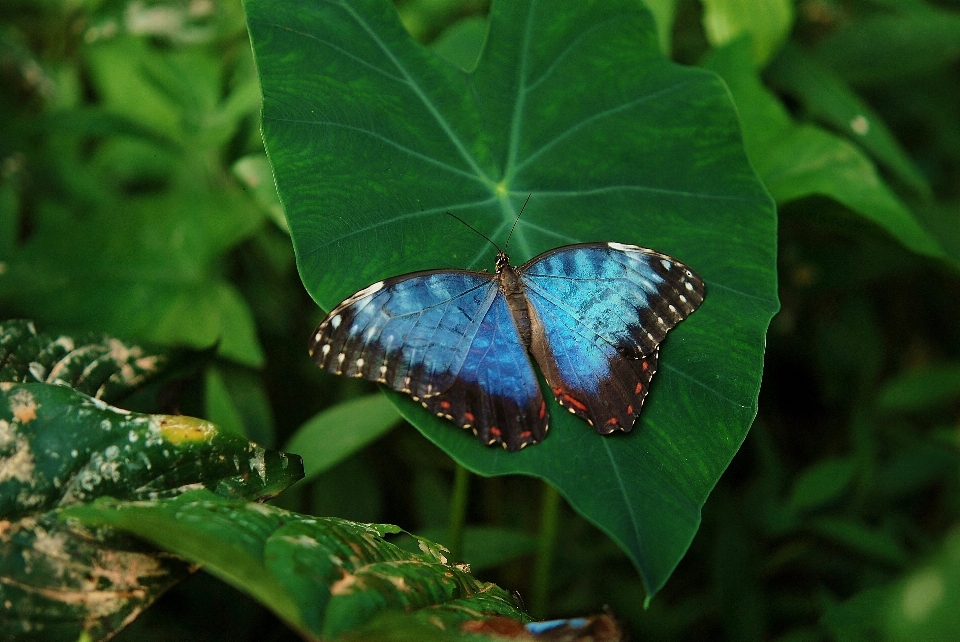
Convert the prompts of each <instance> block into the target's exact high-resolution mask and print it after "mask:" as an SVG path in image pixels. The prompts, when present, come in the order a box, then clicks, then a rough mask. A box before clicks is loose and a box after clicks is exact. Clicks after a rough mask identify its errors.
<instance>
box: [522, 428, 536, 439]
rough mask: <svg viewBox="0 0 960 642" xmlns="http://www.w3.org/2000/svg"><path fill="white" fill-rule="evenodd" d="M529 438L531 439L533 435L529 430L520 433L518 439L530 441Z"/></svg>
mask: <svg viewBox="0 0 960 642" xmlns="http://www.w3.org/2000/svg"><path fill="white" fill-rule="evenodd" d="M531 437H533V433H532V432H530V431H529V430H524V431H523V432H522V433H520V439H530V438H531Z"/></svg>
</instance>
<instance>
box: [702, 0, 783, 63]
mask: <svg viewBox="0 0 960 642" xmlns="http://www.w3.org/2000/svg"><path fill="white" fill-rule="evenodd" d="M701 2H702V3H703V9H704V11H703V27H704V29H705V30H706V33H707V39H708V40H709V41H710V44H712V45H713V46H714V47H722V46H724V45H726V44H727V43H729V42H731V41H733V40H736V39H737V38H739V37H741V36H743V35H744V34H750V41H751V43H752V46H753V61H754V63H755V64H756V65H757V66H758V67H763V66H765V65H766V63H767V61H768V60H770V58H771V57H772V56H773V55H774V54H775V53H776V52H777V50H778V49H779V48H780V46H781V45H782V44H783V41H784V40H785V39H786V37H787V35H788V34H789V33H790V28H791V27H792V26H793V2H792V1H791V0H701Z"/></svg>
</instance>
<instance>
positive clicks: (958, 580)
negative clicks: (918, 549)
mask: <svg viewBox="0 0 960 642" xmlns="http://www.w3.org/2000/svg"><path fill="white" fill-rule="evenodd" d="M957 604H960V534H958V533H957V532H956V531H954V532H953V533H952V534H951V535H950V536H948V537H947V539H946V541H945V542H944V544H943V547H942V548H941V550H940V551H938V553H937V554H936V556H934V558H933V559H932V560H930V562H929V563H927V564H925V565H924V566H922V567H921V568H919V569H917V570H916V571H914V572H913V573H911V574H910V575H908V576H907V577H906V578H904V579H903V580H902V581H900V582H898V586H897V587H895V588H894V589H893V590H891V591H890V593H889V600H888V602H887V608H886V610H885V616H886V617H885V618H884V620H885V624H886V627H885V628H886V633H887V639H888V640H891V642H894V641H898V640H904V641H906V640H910V641H913V640H925V641H927V640H929V642H940V641H942V642H948V641H951V640H956V639H958V638H960V619H958V618H957Z"/></svg>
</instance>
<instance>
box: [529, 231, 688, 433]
mask: <svg viewBox="0 0 960 642" xmlns="http://www.w3.org/2000/svg"><path fill="white" fill-rule="evenodd" d="M520 273H521V275H522V276H521V278H522V280H523V283H524V286H525V293H526V296H527V301H528V303H529V307H530V317H531V327H532V335H533V336H532V342H531V348H530V350H531V352H532V353H533V355H534V357H535V358H536V360H537V363H538V364H539V365H540V369H541V370H542V371H543V374H544V377H545V378H546V379H547V383H549V384H550V388H551V390H553V393H554V396H555V397H556V399H557V401H558V402H559V403H560V405H561V406H563V407H565V408H567V409H568V410H569V411H570V412H572V413H574V414H576V415H577V416H579V417H581V418H582V419H585V420H586V421H588V422H589V423H590V424H591V425H592V426H593V427H594V428H595V429H596V430H597V432H600V433H603V434H607V433H611V432H613V431H615V430H622V431H629V430H630V429H631V428H632V427H633V422H634V420H635V419H636V417H637V416H638V415H639V414H640V407H641V406H642V404H643V401H644V399H645V397H646V395H647V390H648V388H649V385H650V380H651V378H652V377H653V374H654V372H655V371H656V366H657V357H658V346H659V344H660V342H661V341H662V340H663V338H664V337H665V336H666V334H667V332H668V331H669V330H670V329H671V328H672V327H674V326H675V325H676V324H677V323H679V322H680V321H682V320H683V319H685V318H686V317H687V316H688V315H689V314H690V313H691V312H693V311H694V310H696V309H697V307H698V306H699V305H700V303H701V302H702V301H703V296H704V286H703V281H702V280H701V279H700V277H698V276H697V275H696V274H695V273H694V272H693V271H692V270H691V269H690V268H688V267H687V266H686V265H684V264H682V263H680V262H679V261H677V260H676V259H674V258H672V257H669V256H667V255H665V254H661V253H659V252H654V251H653V250H648V249H645V248H641V247H637V246H635V245H622V244H619V243H584V244H580V245H569V246H566V247H561V248H557V249H555V250H551V251H549V252H545V253H544V254H541V255H540V256H538V257H535V258H534V259H532V260H531V261H529V262H527V263H525V264H524V265H523V266H521V268H520Z"/></svg>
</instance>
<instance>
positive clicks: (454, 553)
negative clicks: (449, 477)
mask: <svg viewBox="0 0 960 642" xmlns="http://www.w3.org/2000/svg"><path fill="white" fill-rule="evenodd" d="M455 465H456V469H455V471H454V477H453V496H452V497H451V498H450V530H449V532H448V534H447V544H448V546H449V547H450V562H451V563H456V562H462V561H463V528H464V524H465V523H466V521H467V499H468V498H469V490H470V471H469V470H467V469H466V468H464V467H463V466H461V465H460V464H455Z"/></svg>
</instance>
